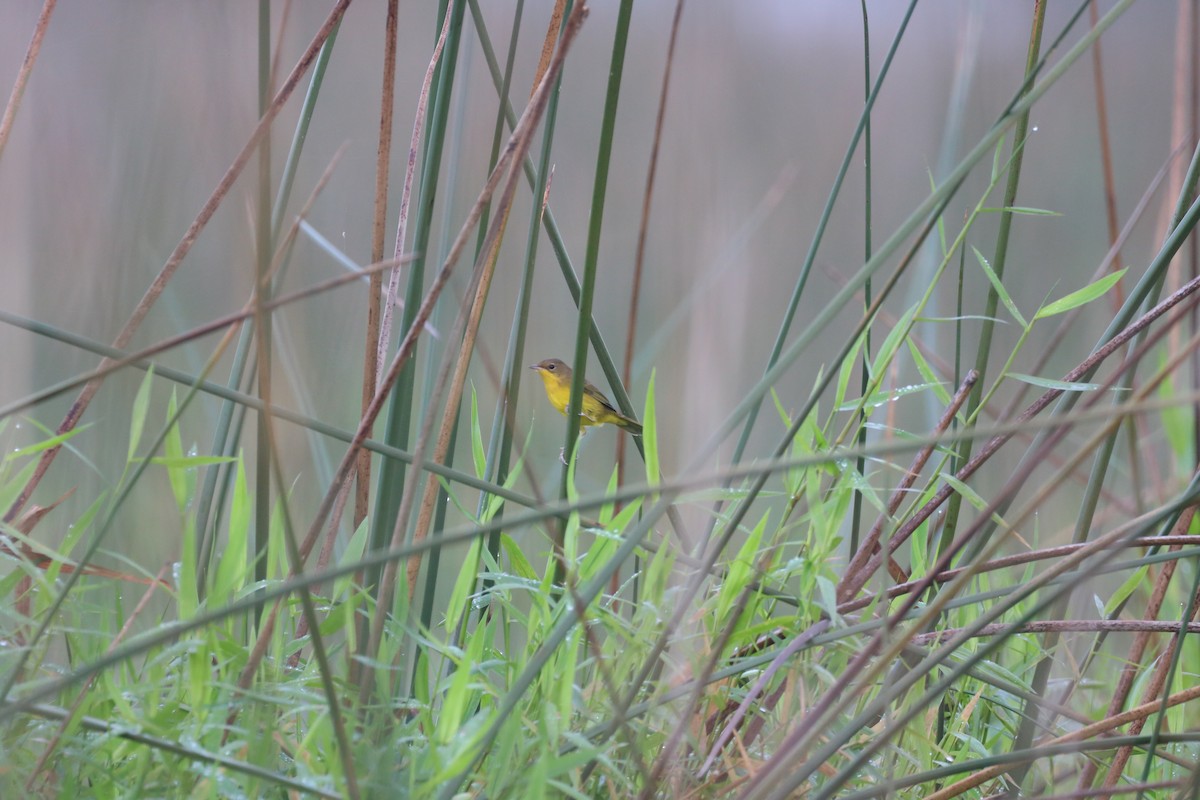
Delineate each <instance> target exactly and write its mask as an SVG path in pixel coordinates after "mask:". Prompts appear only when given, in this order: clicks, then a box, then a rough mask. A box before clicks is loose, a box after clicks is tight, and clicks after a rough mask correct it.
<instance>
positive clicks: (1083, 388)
mask: <svg viewBox="0 0 1200 800" xmlns="http://www.w3.org/2000/svg"><path fill="white" fill-rule="evenodd" d="M1007 377H1009V378H1015V379H1017V380H1019V381H1021V382H1023V383H1029V384H1033V385H1034V386H1040V387H1042V388H1043V389H1061V390H1063V391H1064V392H1094V391H1096V390H1097V389H1101V388H1103V386H1102V385H1101V384H1099V383H1078V382H1075V381H1057V380H1054V379H1053V378H1042V377H1039V376H1037V375H1025V374H1022V373H1020V372H1009V373H1007Z"/></svg>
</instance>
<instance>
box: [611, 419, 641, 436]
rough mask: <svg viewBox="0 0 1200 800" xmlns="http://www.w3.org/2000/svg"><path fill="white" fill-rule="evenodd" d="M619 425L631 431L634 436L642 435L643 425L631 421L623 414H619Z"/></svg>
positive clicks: (634, 420)
mask: <svg viewBox="0 0 1200 800" xmlns="http://www.w3.org/2000/svg"><path fill="white" fill-rule="evenodd" d="M617 425H618V426H620V427H621V428H623V429H625V430H627V431H629V432H630V433H632V434H633V435H634V436H641V435H642V423H640V422H638V421H637V420H636V419H630V418H629V417H626V416H624V415H622V414H618V415H617Z"/></svg>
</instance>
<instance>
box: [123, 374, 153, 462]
mask: <svg viewBox="0 0 1200 800" xmlns="http://www.w3.org/2000/svg"><path fill="white" fill-rule="evenodd" d="M153 378H154V367H153V365H151V367H150V369H148V370H146V377H144V378H142V385H141V386H139V387H138V390H137V395H136V396H135V397H134V398H133V409H132V410H131V411H130V413H129V417H130V419H129V452H128V453H127V454H126V460H128V461H132V460H133V454H134V453H136V452H137V448H138V443H139V442H140V441H141V439H142V429H143V428H144V427H145V426H146V409H148V408H149V407H150V383H151V380H152V379H153Z"/></svg>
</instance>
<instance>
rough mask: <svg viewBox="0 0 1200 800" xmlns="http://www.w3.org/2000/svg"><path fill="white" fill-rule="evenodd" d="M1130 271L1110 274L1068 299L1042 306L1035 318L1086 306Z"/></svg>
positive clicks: (1126, 269)
mask: <svg viewBox="0 0 1200 800" xmlns="http://www.w3.org/2000/svg"><path fill="white" fill-rule="evenodd" d="M1128 271H1129V268H1128V267H1126V268H1125V269H1123V270H1120V271H1119V272H1110V273H1109V274H1107V275H1105V276H1104V277H1103V278H1101V279H1100V280H1098V281H1096V282H1095V283H1089V284H1088V285H1087V286H1085V287H1083V288H1082V289H1079V290H1078V291H1074V292H1071V293H1070V294H1069V295H1067V296H1066V297H1062V298H1060V299H1058V300H1055V301H1054V302H1053V303H1050V304H1049V305H1046V306H1042V307H1041V308H1040V309H1038V312H1037V314H1035V315H1034V317H1033V318H1034V319H1044V318H1046V317H1053V316H1054V315H1055V314H1062V313H1063V312H1065V311H1070V310H1071V309H1073V308H1078V307H1079V306H1082V305H1086V304H1087V303H1090V302H1092V301H1093V300H1095V299H1096V298H1098V297H1102V296H1103V295H1104V294H1105V293H1106V292H1107V291H1108V290H1109V289H1111V288H1112V287H1114V286H1116V285H1117V281H1119V280H1121V278H1123V277H1124V276H1125V273H1126V272H1128Z"/></svg>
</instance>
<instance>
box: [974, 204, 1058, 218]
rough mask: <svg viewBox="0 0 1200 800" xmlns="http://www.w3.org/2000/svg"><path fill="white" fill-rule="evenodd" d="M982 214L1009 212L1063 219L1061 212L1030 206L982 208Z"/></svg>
mask: <svg viewBox="0 0 1200 800" xmlns="http://www.w3.org/2000/svg"><path fill="white" fill-rule="evenodd" d="M979 211H980V213H992V214H995V213H997V212H1001V211H1007V212H1008V213H1009V214H1023V215H1025V216H1028V217H1061V216H1062V212H1061V211H1050V210H1049V209H1045V208H1030V207H1029V206H1005V207H1004V208H981V209H979Z"/></svg>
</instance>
